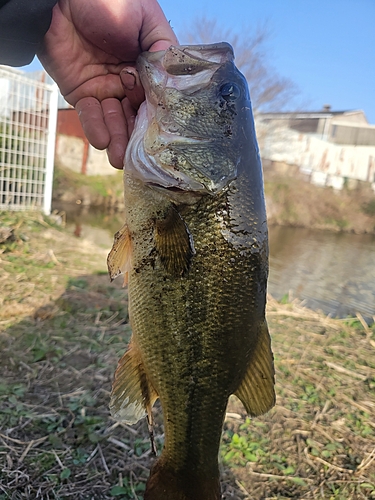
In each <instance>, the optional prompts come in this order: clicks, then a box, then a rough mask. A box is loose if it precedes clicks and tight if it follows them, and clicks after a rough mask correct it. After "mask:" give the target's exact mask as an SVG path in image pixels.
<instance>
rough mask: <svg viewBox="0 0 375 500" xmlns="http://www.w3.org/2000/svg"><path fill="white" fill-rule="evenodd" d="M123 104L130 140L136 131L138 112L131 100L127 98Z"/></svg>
mask: <svg viewBox="0 0 375 500" xmlns="http://www.w3.org/2000/svg"><path fill="white" fill-rule="evenodd" d="M121 104H122V109H123V110H124V115H125V119H126V124H127V128H128V137H129V139H130V136H131V135H132V133H133V130H134V125H135V119H136V116H137V111H136V110H135V109H134V108H133V106H132V105H131V103H130V101H129V99H127V98H126V99H123V100H122V103H121Z"/></svg>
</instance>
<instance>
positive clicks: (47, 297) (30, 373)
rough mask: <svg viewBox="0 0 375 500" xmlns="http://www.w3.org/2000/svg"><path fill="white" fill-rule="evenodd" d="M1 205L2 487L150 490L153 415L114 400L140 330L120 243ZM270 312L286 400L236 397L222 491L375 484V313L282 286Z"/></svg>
mask: <svg viewBox="0 0 375 500" xmlns="http://www.w3.org/2000/svg"><path fill="white" fill-rule="evenodd" d="M0 217H1V225H2V226H3V227H5V226H6V227H8V228H9V231H8V232H7V231H4V233H3V234H4V235H6V234H8V235H9V236H10V237H7V239H6V241H5V242H3V243H2V244H1V245H0V252H1V254H0V257H1V261H0V274H1V278H2V279H1V280H0V297H1V307H0V344H1V349H0V353H1V354H0V356H1V366H2V371H1V380H0V499H1V500H3V499H6V498H9V497H10V496H12V497H13V496H14V497H16V498H25V499H26V498H29V499H31V498H37V495H39V496H40V497H41V498H45V499H49V498H51V499H52V498H61V499H64V498H74V499H77V500H80V499H82V500H83V499H87V498H95V499H107V498H108V499H110V498H120V499H123V500H126V499H135V498H141V497H142V492H143V491H144V485H145V481H146V479H147V476H148V470H149V466H150V465H151V462H152V460H153V458H152V456H151V453H150V446H149V439H148V429H147V425H146V423H145V422H140V423H139V424H137V425H136V426H132V427H129V426H126V425H122V424H119V423H117V422H115V421H114V420H112V419H111V417H110V416H109V412H108V401H109V391H110V385H111V380H112V377H113V372H114V369H115V367H116V364H117V360H118V359H119V356H120V355H121V354H122V353H123V352H124V350H125V348H126V344H127V342H128V340H129V336H130V326H129V323H128V314H127V299H126V290H124V289H122V288H121V280H119V282H116V281H115V282H114V283H113V284H110V283H109V280H108V276H107V272H106V263H105V258H106V255H107V252H108V248H105V247H102V246H100V244H97V243H94V242H89V241H87V240H85V239H80V238H79V239H78V238H75V237H74V236H72V235H70V234H68V233H67V232H66V231H64V230H63V229H61V228H59V227H57V226H55V225H54V223H53V222H51V219H45V218H42V217H41V216H39V215H38V214H35V213H32V214H29V215H24V214H11V213H4V212H3V213H1V214H0ZM9 232H10V233H9ZM267 317H268V321H269V324H270V331H271V333H272V339H273V350H274V353H275V366H276V376H277V385H276V389H277V404H276V406H275V408H274V409H273V410H271V411H270V412H269V413H268V414H267V415H265V416H263V417H260V418H256V419H253V420H251V421H250V420H249V419H247V418H246V416H245V414H244V412H243V408H242V406H241V405H240V404H239V403H238V401H237V400H236V399H235V398H233V399H231V401H230V404H229V407H228V413H227V418H226V422H225V427H224V432H223V439H222V446H221V452H220V456H221V463H222V477H223V481H222V483H223V491H224V499H226V500H229V499H232V500H233V499H234V500H236V499H237V500H238V499H252V500H254V499H257V500H258V499H259V500H260V499H266V498H267V499H268V500H271V499H275V500H276V499H278V500H282V499H286V498H289V499H290V498H293V499H296V500H297V499H306V500H307V499H322V498H329V499H337V500H339V499H340V500H341V499H349V498H350V499H370V498H375V438H374V429H375V421H374V411H375V395H374V391H375V361H374V359H375V356H374V353H375V327H374V326H373V327H372V328H369V327H368V326H367V325H366V324H365V323H364V322H362V321H361V318H360V317H359V318H355V319H350V320H345V321H344V320H335V319H330V318H327V317H325V316H324V315H321V314H318V313H315V312H312V311H310V310H308V309H305V308H303V307H301V306H300V305H299V304H298V303H297V302H292V303H289V304H279V303H277V302H276V301H274V300H272V299H271V298H270V300H269V305H268V312H267ZM353 346H355V347H354V348H353ZM155 416H156V428H155V432H156V443H157V446H158V448H159V449H160V448H161V446H162V441H163V429H162V420H161V414H160V410H159V409H158V408H157V409H156V410H155Z"/></svg>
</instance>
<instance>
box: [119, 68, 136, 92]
mask: <svg viewBox="0 0 375 500" xmlns="http://www.w3.org/2000/svg"><path fill="white" fill-rule="evenodd" d="M121 81H122V84H123V86H124V87H125V88H126V89H127V90H133V89H134V87H135V74H134V73H132V72H130V71H128V70H123V71H121Z"/></svg>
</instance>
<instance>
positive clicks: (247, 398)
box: [235, 321, 276, 417]
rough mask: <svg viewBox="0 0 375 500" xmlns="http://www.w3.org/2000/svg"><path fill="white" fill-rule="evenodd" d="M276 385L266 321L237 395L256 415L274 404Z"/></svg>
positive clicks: (249, 411) (246, 407) (251, 413)
mask: <svg viewBox="0 0 375 500" xmlns="http://www.w3.org/2000/svg"><path fill="white" fill-rule="evenodd" d="M274 386H275V370H274V366H273V355H272V350H271V338H270V334H269V332H268V327H267V323H266V321H264V324H263V325H262V327H261V333H260V338H259V340H258V343H257V345H256V348H255V352H254V354H253V357H252V358H251V361H250V363H249V366H248V369H247V372H246V374H245V377H244V379H243V380H242V382H241V385H240V387H239V388H238V389H237V391H236V392H235V395H236V396H237V397H238V398H239V399H240V400H241V402H242V404H243V405H244V407H245V410H246V411H247V413H248V414H249V415H250V416H252V417H256V416H258V415H262V414H263V413H266V412H267V411H268V410H270V409H271V408H272V407H273V406H274V404H275V400H276V397H275V389H274Z"/></svg>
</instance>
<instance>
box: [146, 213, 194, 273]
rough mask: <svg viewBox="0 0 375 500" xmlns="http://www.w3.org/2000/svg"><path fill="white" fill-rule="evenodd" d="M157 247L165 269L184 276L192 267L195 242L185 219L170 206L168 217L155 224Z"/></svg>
mask: <svg viewBox="0 0 375 500" xmlns="http://www.w3.org/2000/svg"><path fill="white" fill-rule="evenodd" d="M155 247H156V251H157V253H158V255H159V256H160V260H161V262H162V264H163V266H164V267H165V269H166V270H167V271H168V272H169V273H171V274H173V275H174V276H182V275H183V274H185V273H186V272H187V271H188V270H189V267H190V262H191V259H192V257H193V255H194V253H195V250H194V243H193V238H192V236H191V234H190V233H189V230H188V228H187V226H186V224H185V221H184V220H183V218H182V217H181V215H180V214H179V212H178V211H177V210H176V209H175V207H174V206H173V205H171V206H170V208H169V210H168V212H167V215H166V217H165V218H164V219H163V220H157V221H156V225H155Z"/></svg>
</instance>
